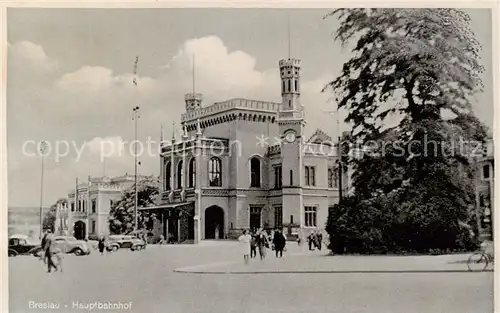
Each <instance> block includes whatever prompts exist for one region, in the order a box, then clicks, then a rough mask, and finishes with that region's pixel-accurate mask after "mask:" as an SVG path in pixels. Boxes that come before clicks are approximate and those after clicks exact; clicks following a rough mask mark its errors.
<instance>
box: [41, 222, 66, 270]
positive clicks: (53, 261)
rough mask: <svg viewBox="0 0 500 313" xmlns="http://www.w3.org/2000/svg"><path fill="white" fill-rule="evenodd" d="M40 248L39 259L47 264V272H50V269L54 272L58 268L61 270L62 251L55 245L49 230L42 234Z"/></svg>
mask: <svg viewBox="0 0 500 313" xmlns="http://www.w3.org/2000/svg"><path fill="white" fill-rule="evenodd" d="M41 248H42V251H41V252H40V259H41V260H43V262H44V263H45V264H47V272H48V273H51V272H52V269H54V270H55V271H56V272H57V271H58V270H60V271H61V272H62V271H63V270H62V252H61V249H59V248H58V247H57V245H56V243H55V241H54V237H53V236H52V232H51V231H50V230H48V231H47V232H46V233H45V234H44V235H43V237H42V240H41Z"/></svg>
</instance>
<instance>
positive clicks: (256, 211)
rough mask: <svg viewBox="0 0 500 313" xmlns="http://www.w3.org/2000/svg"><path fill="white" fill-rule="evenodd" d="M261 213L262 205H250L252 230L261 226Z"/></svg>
mask: <svg viewBox="0 0 500 313" xmlns="http://www.w3.org/2000/svg"><path fill="white" fill-rule="evenodd" d="M261 213H262V208H261V207H253V206H251V207H250V231H254V230H255V229H259V228H260V222H261V221H260V219H261Z"/></svg>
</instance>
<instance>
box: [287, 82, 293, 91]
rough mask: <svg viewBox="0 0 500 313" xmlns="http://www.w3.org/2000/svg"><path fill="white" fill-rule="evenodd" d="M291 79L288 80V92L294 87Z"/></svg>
mask: <svg viewBox="0 0 500 313" xmlns="http://www.w3.org/2000/svg"><path fill="white" fill-rule="evenodd" d="M291 85H292V84H291V82H290V80H288V92H290V89H291V88H292V86H291Z"/></svg>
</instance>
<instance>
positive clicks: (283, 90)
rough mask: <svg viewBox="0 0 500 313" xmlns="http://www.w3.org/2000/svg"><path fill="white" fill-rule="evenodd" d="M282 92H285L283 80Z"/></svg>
mask: <svg viewBox="0 0 500 313" xmlns="http://www.w3.org/2000/svg"><path fill="white" fill-rule="evenodd" d="M281 92H285V81H283V85H282V86H281Z"/></svg>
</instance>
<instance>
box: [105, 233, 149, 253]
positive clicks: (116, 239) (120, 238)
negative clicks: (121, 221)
mask: <svg viewBox="0 0 500 313" xmlns="http://www.w3.org/2000/svg"><path fill="white" fill-rule="evenodd" d="M145 248H146V243H145V242H144V241H143V240H141V239H139V238H137V237H135V236H130V235H111V236H109V240H108V242H107V249H108V250H109V251H117V250H118V249H131V250H132V251H139V250H143V249H145Z"/></svg>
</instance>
